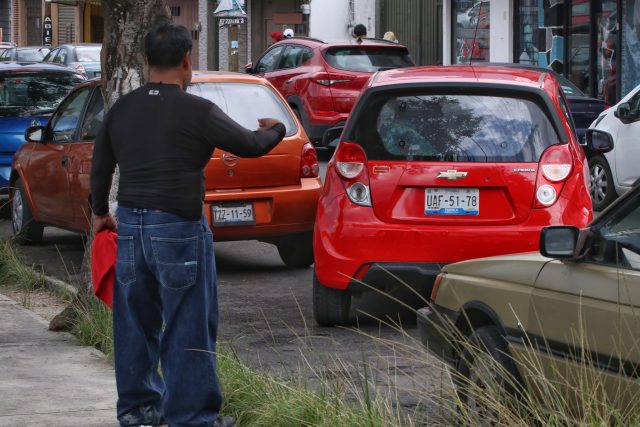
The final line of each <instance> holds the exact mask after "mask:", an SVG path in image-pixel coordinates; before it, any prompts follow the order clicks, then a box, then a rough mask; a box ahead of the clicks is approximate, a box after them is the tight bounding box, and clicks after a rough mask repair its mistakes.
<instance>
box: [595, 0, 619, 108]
mask: <svg viewBox="0 0 640 427" xmlns="http://www.w3.org/2000/svg"><path fill="white" fill-rule="evenodd" d="M596 8H598V10H597V11H596V29H597V39H596V70H597V71H596V72H597V79H598V80H597V81H598V85H597V92H598V97H599V98H602V99H604V100H605V102H606V103H607V104H609V105H614V104H615V103H616V102H617V85H616V81H617V73H616V71H617V70H616V68H617V59H618V58H617V56H618V55H619V53H618V46H617V44H618V13H617V9H618V7H617V1H616V0H604V1H602V2H596Z"/></svg>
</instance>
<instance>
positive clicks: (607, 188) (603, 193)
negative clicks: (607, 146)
mask: <svg viewBox="0 0 640 427" xmlns="http://www.w3.org/2000/svg"><path fill="white" fill-rule="evenodd" d="M589 174H590V176H591V188H590V192H591V200H592V201H593V209H594V210H597V211H601V210H603V209H604V208H606V207H607V206H609V205H610V204H611V202H613V201H614V200H615V199H616V198H617V197H618V194H617V193H616V188H615V186H614V185H613V175H612V173H611V168H609V163H608V162H607V160H606V159H605V158H604V157H601V156H595V157H593V158H591V159H590V160H589Z"/></svg>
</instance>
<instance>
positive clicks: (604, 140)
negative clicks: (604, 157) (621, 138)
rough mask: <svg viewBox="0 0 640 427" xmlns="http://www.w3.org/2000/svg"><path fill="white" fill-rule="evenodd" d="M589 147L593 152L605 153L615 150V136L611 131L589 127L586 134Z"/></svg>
mask: <svg viewBox="0 0 640 427" xmlns="http://www.w3.org/2000/svg"><path fill="white" fill-rule="evenodd" d="M585 140H586V142H587V148H588V149H589V150H590V151H591V152H592V153H597V154H604V153H608V152H609V151H611V150H613V137H612V136H611V134H610V133H609V132H605V131H602V130H598V129H587V134H586V136H585Z"/></svg>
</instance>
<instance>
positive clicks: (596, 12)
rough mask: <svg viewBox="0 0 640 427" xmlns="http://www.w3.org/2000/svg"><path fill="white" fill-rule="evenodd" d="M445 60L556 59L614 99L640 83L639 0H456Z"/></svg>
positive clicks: (559, 68) (585, 84)
mask: <svg viewBox="0 0 640 427" xmlns="http://www.w3.org/2000/svg"><path fill="white" fill-rule="evenodd" d="M444 19H445V23H444V24H445V27H449V28H448V29H449V31H447V28H445V34H450V38H448V40H445V42H444V49H445V53H446V54H445V63H452V64H457V63H468V62H473V63H477V62H483V61H491V62H518V63H522V64H529V65H536V66H541V67H549V68H552V69H553V70H555V71H556V72H558V73H560V74H563V75H564V76H566V77H568V78H569V79H570V80H571V81H572V82H573V83H574V84H575V85H576V86H578V87H579V88H580V89H582V90H583V91H584V92H585V93H587V94H589V95H591V96H594V97H599V98H603V99H605V100H606V101H607V103H608V104H611V105H613V104H615V103H616V102H617V101H618V100H619V99H620V97H621V96H624V94H626V93H628V92H629V91H630V90H631V89H633V88H634V87H635V86H636V85H638V84H640V0H491V1H489V0H451V1H450V2H447V3H445V18H444Z"/></svg>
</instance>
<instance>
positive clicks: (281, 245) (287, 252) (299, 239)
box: [276, 233, 313, 268]
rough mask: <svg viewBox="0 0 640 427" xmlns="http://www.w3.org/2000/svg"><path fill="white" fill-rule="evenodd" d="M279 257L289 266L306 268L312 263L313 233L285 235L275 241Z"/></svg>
mask: <svg viewBox="0 0 640 427" xmlns="http://www.w3.org/2000/svg"><path fill="white" fill-rule="evenodd" d="M276 246H277V247H278V254H280V258H282V261H283V262H284V263H285V264H286V266H287V267H291V268H306V267H309V266H310V265H311V264H313V235H312V234H311V233H305V234H298V235H294V236H287V237H284V238H282V239H281V240H279V241H278V242H277V243H276Z"/></svg>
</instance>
